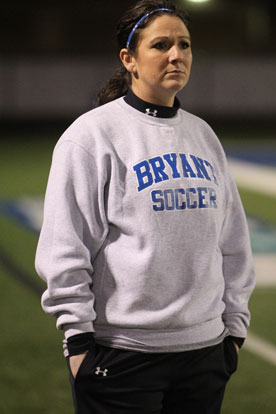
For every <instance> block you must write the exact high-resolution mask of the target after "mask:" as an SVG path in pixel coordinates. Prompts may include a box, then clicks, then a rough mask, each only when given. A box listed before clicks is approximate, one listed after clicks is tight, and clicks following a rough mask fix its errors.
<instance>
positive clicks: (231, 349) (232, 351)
mask: <svg viewBox="0 0 276 414" xmlns="http://www.w3.org/2000/svg"><path fill="white" fill-rule="evenodd" d="M223 345H224V362H225V370H226V373H227V374H228V375H229V376H231V375H232V374H234V372H235V371H236V370H237V368H238V352H237V350H236V347H235V344H234V342H233V340H232V339H231V338H230V337H226V338H225V339H224V341H223Z"/></svg>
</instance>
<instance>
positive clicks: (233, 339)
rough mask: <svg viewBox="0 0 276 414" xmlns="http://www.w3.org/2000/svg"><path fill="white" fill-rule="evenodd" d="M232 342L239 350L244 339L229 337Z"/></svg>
mask: <svg viewBox="0 0 276 414" xmlns="http://www.w3.org/2000/svg"><path fill="white" fill-rule="evenodd" d="M230 338H231V339H232V341H233V342H235V344H237V345H238V347H239V348H241V347H242V346H243V343H244V341H245V338H239V337H237V336H230Z"/></svg>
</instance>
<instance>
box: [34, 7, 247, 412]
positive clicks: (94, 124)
mask: <svg viewBox="0 0 276 414" xmlns="http://www.w3.org/2000/svg"><path fill="white" fill-rule="evenodd" d="M117 37H118V44H119V49H120V59H121V62H122V65H123V66H122V69H120V71H119V72H117V73H116V74H115V76H114V77H113V78H112V79H111V80H110V81H109V82H108V84H107V86H106V87H104V88H103V90H102V91H101V92H100V94H99V97H98V102H99V105H100V107H99V108H96V109H94V110H92V111H90V112H88V113H87V114H84V115H83V116H81V117H80V118H79V119H78V120H76V121H75V122H74V123H73V124H72V125H71V126H70V127H69V129H68V130H67V131H66V132H65V133H64V134H63V136H62V137H61V138H60V140H59V142H58V143H57V146H56V148H55V151H54V155H53V162H52V167H51V172H50V176H49V182H48V187H47V193H46V201H45V212H44V223H43V227H42V231H41V235H40V240H39V244H38V250H37V256H36V269H37V272H38V274H39V275H40V276H41V277H42V278H43V279H44V280H46V281H47V283H48V288H47V290H46V291H45V293H44V294H43V297H42V304H43V308H44V309H45V311H46V312H47V313H49V314H51V315H54V316H55V317H56V318H57V327H58V328H59V329H63V330H64V332H65V341H64V349H65V356H66V357H67V360H68V365H69V370H70V379H71V384H72V390H73V397H74V402H75V409H76V413H81V414H86V413H99V414H101V413H112V414H117V413H118V414H124V413H129V414H130V413H139V414H144V413H163V414H164V413H168V414H177V413H184V412H185V413H186V414H189V413H200V414H203V413H206V414H207V413H208V414H211V413H212V414H215V413H219V412H220V407H221V404H222V400H223V394H224V389H225V385H226V383H227V381H228V380H229V378H230V376H231V374H232V373H233V372H234V371H235V370H236V366H237V352H238V348H239V347H240V346H241V345H242V343H243V341H244V338H245V337H246V331H247V328H248V325H249V310H248V300H249V296H250V294H251V292H252V289H253V287H254V270H253V261H252V254H251V250H250V242H249V237H248V230H247V225H246V219H245V215H244V211H243V208H242V205H241V202H240V198H239V195H238V192H237V189H236V186H235V184H234V181H233V179H232V178H231V175H230V173H229V170H228V166H227V162H226V158H225V155H224V152H223V150H222V148H221V145H220V143H219V141H218V139H217V137H216V136H215V134H214V132H213V131H212V129H211V128H210V127H209V126H208V125H207V124H206V123H205V122H204V121H202V120H201V119H199V118H198V117H196V116H194V115H191V114H189V113H188V112H186V111H184V110H182V109H180V105H179V101H178V100H177V98H176V93H177V92H178V91H180V90H181V89H182V88H183V87H184V86H185V85H186V84H187V82H188V79H189V75H190V69H191V64H192V52H191V38H190V34H189V30H188V21H187V16H186V15H185V14H184V13H183V12H181V11H179V10H176V9H175V7H174V5H173V4H172V3H171V2H169V1H162V0H155V1H148V0H142V1H139V2H138V3H137V4H136V5H135V6H134V7H132V8H131V9H130V10H128V11H127V13H126V15H125V16H124V17H122V19H121V20H120V22H119V24H118V27H117Z"/></svg>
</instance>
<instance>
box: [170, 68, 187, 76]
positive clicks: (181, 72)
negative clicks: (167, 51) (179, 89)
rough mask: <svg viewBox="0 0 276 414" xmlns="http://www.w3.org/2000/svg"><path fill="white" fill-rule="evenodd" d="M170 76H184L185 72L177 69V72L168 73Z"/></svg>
mask: <svg viewBox="0 0 276 414" xmlns="http://www.w3.org/2000/svg"><path fill="white" fill-rule="evenodd" d="M168 74H173V75H184V72H183V71H182V70H179V69H175V70H172V71H170V72H168Z"/></svg>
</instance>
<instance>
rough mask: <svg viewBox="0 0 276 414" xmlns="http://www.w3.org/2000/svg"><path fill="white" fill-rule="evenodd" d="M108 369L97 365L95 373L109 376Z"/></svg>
mask: <svg viewBox="0 0 276 414" xmlns="http://www.w3.org/2000/svg"><path fill="white" fill-rule="evenodd" d="M107 373H108V369H104V370H101V367H97V368H96V371H95V374H96V375H100V374H102V376H103V377H107Z"/></svg>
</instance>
